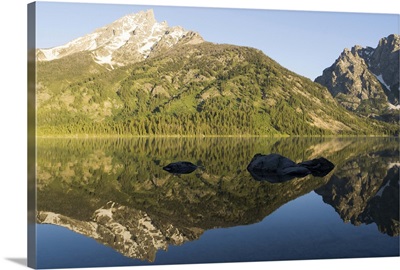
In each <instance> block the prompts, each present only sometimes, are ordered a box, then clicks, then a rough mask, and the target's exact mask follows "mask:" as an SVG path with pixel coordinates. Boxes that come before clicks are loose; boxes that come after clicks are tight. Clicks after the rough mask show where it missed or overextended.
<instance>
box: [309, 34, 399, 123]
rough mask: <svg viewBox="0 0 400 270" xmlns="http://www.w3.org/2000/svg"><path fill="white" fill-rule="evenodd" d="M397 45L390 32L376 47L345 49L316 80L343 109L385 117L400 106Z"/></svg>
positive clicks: (357, 46)
mask: <svg viewBox="0 0 400 270" xmlns="http://www.w3.org/2000/svg"><path fill="white" fill-rule="evenodd" d="M399 47H400V37H399V35H395V34H393V35H389V36H388V37H384V38H382V39H380V40H379V43H378V45H377V47H376V48H372V47H362V46H360V45H355V46H354V47H352V48H351V49H347V48H346V49H344V50H343V52H342V53H341V54H340V56H339V57H338V59H336V61H335V63H334V64H333V65H332V66H330V67H328V68H326V69H325V70H324V71H323V74H322V75H321V76H319V77H318V78H316V79H315V81H316V82H318V83H320V84H322V85H324V86H326V87H327V88H328V90H329V91H330V92H331V94H332V95H333V97H335V98H336V99H337V100H338V101H339V103H340V104H341V105H343V106H344V107H345V108H347V109H349V110H351V111H355V112H359V113H360V114H362V115H364V116H369V117H373V118H377V119H381V120H387V119H383V118H385V117H386V116H387V115H390V114H393V113H394V111H395V110H398V109H400V106H399V90H400V89H399ZM382 117H383V118H382ZM389 118H390V119H391V120H393V118H392V117H389Z"/></svg>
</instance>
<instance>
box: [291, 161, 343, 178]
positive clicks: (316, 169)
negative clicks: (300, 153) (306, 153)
mask: <svg viewBox="0 0 400 270" xmlns="http://www.w3.org/2000/svg"><path fill="white" fill-rule="evenodd" d="M298 165H299V166H301V167H304V168H307V169H309V170H310V171H311V174H312V175H314V176H319V177H323V176H325V175H327V174H328V173H329V172H330V171H332V170H333V168H335V165H334V164H333V163H332V162H330V161H329V160H327V159H326V158H323V157H321V158H315V159H312V160H308V161H304V162H301V163H299V164H298Z"/></svg>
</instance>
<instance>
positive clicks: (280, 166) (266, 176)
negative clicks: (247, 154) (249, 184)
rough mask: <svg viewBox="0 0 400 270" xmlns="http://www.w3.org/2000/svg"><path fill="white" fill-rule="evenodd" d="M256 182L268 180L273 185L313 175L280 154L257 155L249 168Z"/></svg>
mask: <svg viewBox="0 0 400 270" xmlns="http://www.w3.org/2000/svg"><path fill="white" fill-rule="evenodd" d="M247 170H248V171H249V172H250V174H251V175H252V176H253V178H254V179H255V180H258V181H263V180H267V181H269V182H272V183H276V182H285V181H288V180H291V179H293V178H294V177H304V176H306V175H308V174H310V173H311V171H310V170H309V169H307V168H306V167H304V166H299V165H298V164H296V163H295V162H294V161H292V160H290V159H288V158H286V157H284V156H281V155H279V154H269V155H261V154H256V155H255V156H254V157H253V159H252V160H251V161H250V164H249V165H248V166H247Z"/></svg>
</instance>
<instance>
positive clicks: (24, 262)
mask: <svg viewBox="0 0 400 270" xmlns="http://www.w3.org/2000/svg"><path fill="white" fill-rule="evenodd" d="M5 259H6V260H8V261H10V262H13V263H16V264H19V265H22V266H27V265H28V259H27V258H5Z"/></svg>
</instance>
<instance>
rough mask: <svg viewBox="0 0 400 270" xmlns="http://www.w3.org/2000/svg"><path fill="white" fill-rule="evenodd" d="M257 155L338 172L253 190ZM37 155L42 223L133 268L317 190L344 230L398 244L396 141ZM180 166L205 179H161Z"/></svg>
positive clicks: (132, 144)
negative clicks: (325, 163)
mask: <svg viewBox="0 0 400 270" xmlns="http://www.w3.org/2000/svg"><path fill="white" fill-rule="evenodd" d="M258 152H263V153H280V154H282V155H285V156H287V157H288V158H290V159H292V160H293V161H295V162H301V161H303V160H310V159H313V158H318V157H320V156H324V157H326V158H328V159H329V160H331V161H332V162H333V163H334V164H335V165H336V167H335V169H334V170H333V171H331V172H330V173H329V174H328V175H326V176H324V177H313V176H311V175H309V176H306V177H304V178H300V179H293V180H291V181H287V182H284V183H275V184H271V183H268V182H257V181H254V180H253V178H252V176H251V175H250V173H249V172H248V171H247V170H246V166H247V164H248V163H249V161H250V160H251V158H252V157H253V156H254V155H255V154H256V153H258ZM37 153H38V157H37V177H38V180H37V189H38V190H37V198H38V200H37V207H38V213H37V221H38V223H50V224H56V225H60V226H64V227H67V228H69V229H71V230H72V231H75V232H78V233H81V234H84V235H86V236H89V237H92V238H94V239H96V240H97V241H99V242H100V243H102V244H105V245H108V246H111V247H113V248H114V249H115V250H117V251H118V252H120V253H122V254H124V255H125V256H128V257H132V258H137V259H141V260H147V261H150V262H152V261H154V260H155V256H156V252H157V250H160V249H162V250H166V249H167V248H168V246H169V245H181V244H183V243H185V242H187V241H192V240H195V239H198V238H199V237H200V236H201V234H202V233H203V232H205V231H206V230H209V229H213V228H227V227H233V226H238V225H245V224H253V223H257V222H259V221H261V220H263V219H264V218H265V217H266V216H268V215H269V214H271V213H272V212H274V211H275V210H277V209H278V208H279V207H281V206H282V205H284V204H286V203H287V202H289V201H291V200H294V199H296V198H298V197H300V196H302V195H304V194H307V193H309V192H311V191H313V190H315V191H316V192H317V193H318V194H319V195H321V196H322V197H323V200H324V202H326V203H329V204H330V205H332V206H333V207H334V208H335V209H336V211H337V212H338V213H339V215H340V217H341V218H342V219H343V220H345V221H351V222H352V223H353V224H355V225H357V224H360V223H367V224H369V223H372V222H374V223H376V224H377V225H378V228H379V230H380V231H381V232H383V233H386V234H388V235H399V224H398V223H399V215H398V211H399V209H398V202H399V196H398V192H399V183H398V174H399V172H398V171H399V170H398V168H399V166H398V164H399V160H398V156H399V150H398V140H397V139H393V138H385V139H359V138H357V139H344V138H340V139H338V138H335V139H321V138H285V139H275V138H273V139H271V138H191V139H182V138H136V139H86V140H84V139H82V140H81V139H72V140H66V139H54V140H53V139H46V140H39V142H38V149H37ZM177 160H191V161H193V162H194V163H195V164H198V166H201V168H202V169H201V170H196V171H194V172H193V173H191V174H184V175H174V174H170V173H169V172H167V171H165V170H163V164H171V163H173V162H175V161H177ZM396 180H397V181H396ZM382 209H384V211H383V210H382ZM396 214H397V215H396Z"/></svg>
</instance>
